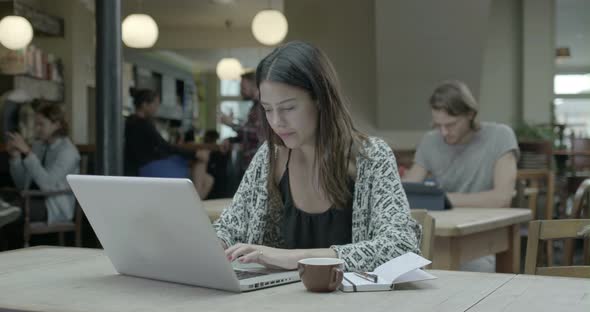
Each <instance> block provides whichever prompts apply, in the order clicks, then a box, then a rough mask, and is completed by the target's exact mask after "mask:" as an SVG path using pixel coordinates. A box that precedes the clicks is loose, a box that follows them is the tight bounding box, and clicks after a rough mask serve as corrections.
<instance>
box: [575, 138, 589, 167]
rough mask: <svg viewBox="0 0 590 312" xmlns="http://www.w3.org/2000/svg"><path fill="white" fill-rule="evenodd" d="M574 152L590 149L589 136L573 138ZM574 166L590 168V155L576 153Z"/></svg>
mask: <svg viewBox="0 0 590 312" xmlns="http://www.w3.org/2000/svg"><path fill="white" fill-rule="evenodd" d="M571 146H572V151H573V152H582V151H590V139H588V138H571ZM572 167H573V169H574V170H582V171H586V170H590V156H583V155H575V156H574V157H572Z"/></svg>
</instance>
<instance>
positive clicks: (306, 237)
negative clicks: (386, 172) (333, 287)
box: [279, 150, 354, 249]
mask: <svg viewBox="0 0 590 312" xmlns="http://www.w3.org/2000/svg"><path fill="white" fill-rule="evenodd" d="M290 160H291V150H289V158H288V160H287V166H286V167H287V168H286V169H285V173H284V174H283V177H282V178H281V181H280V182H279V189H280V192H281V195H282V199H283V207H284V209H285V212H284V224H283V238H284V239H285V243H286V248H287V249H309V248H328V247H330V246H332V245H345V244H350V243H351V242H352V202H350V203H348V204H347V205H346V207H341V208H340V209H337V208H336V207H334V206H332V207H330V209H328V210H327V211H325V212H323V213H308V212H305V211H303V210H300V209H298V208H297V207H295V203H294V202H293V198H292V197H291V188H290V184H289V161H290ZM349 185H350V190H351V192H353V191H354V181H352V179H350V180H349ZM353 193H354V192H353Z"/></svg>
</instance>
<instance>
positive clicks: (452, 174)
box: [404, 81, 519, 208]
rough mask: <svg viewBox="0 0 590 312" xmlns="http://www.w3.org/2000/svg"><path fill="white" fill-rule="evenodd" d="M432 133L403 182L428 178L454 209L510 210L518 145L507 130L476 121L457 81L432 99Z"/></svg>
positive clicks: (471, 101)
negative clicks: (445, 195) (437, 184)
mask: <svg viewBox="0 0 590 312" xmlns="http://www.w3.org/2000/svg"><path fill="white" fill-rule="evenodd" d="M430 106H431V109H432V121H433V125H434V127H435V128H436V130H433V131H430V132H428V133H427V134H426V135H425V136H424V138H423V139H422V141H421V142H420V144H419V145H418V149H417V151H416V156H415V158H414V165H413V166H412V168H411V169H410V170H409V171H408V173H407V174H406V176H405V177H404V181H408V182H421V181H423V180H424V179H425V178H426V177H427V176H428V175H429V174H430V175H431V176H432V177H433V178H434V179H435V180H436V181H437V182H438V183H439V185H440V186H441V188H442V189H443V190H445V191H446V192H447V196H448V197H449V200H450V201H451V203H452V204H453V206H456V207H488V208H492V207H494V208H497V207H508V206H509V205H510V203H511V200H512V195H513V192H514V185H515V181H516V160H517V158H518V156H519V151H518V144H517V141H516V138H515V136H514V132H513V131H512V129H511V128H509V127H508V126H505V125H501V124H496V123H479V122H478V121H477V120H476V115H477V104H476V102H475V100H474V98H473V96H472V95H471V92H470V91H469V89H468V88H467V86H465V84H463V83H462V82H459V81H447V82H443V83H442V84H441V85H440V86H439V87H438V88H437V89H436V90H435V91H434V93H433V95H432V96H431V98H430Z"/></svg>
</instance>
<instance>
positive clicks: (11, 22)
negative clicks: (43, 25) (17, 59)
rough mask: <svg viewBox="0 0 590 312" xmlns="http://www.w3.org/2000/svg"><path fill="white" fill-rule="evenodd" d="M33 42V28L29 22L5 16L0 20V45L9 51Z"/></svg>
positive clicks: (17, 17) (19, 17)
mask: <svg viewBox="0 0 590 312" xmlns="http://www.w3.org/2000/svg"><path fill="white" fill-rule="evenodd" d="M31 40H33V26H31V23H29V21H28V20H27V19H26V18H24V17H22V16H16V15H8V16H5V17H4V18H3V19H2V20H0V43H2V45H3V46H5V47H7V48H8V49H11V50H19V49H22V48H24V47H26V46H27V45H28V44H29V43H31Z"/></svg>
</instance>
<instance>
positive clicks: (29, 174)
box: [6, 104, 80, 223]
mask: <svg viewBox="0 0 590 312" xmlns="http://www.w3.org/2000/svg"><path fill="white" fill-rule="evenodd" d="M68 128H69V127H68V122H67V121H66V119H65V114H64V112H63V110H62V108H61V106H59V105H57V104H41V106H40V107H38V108H37V109H36V111H35V128H34V129H35V136H36V139H37V140H36V141H35V142H33V144H32V145H29V144H27V142H25V140H24V139H23V137H22V136H21V135H20V134H19V133H16V132H9V133H8V142H7V144H6V149H7V151H8V153H9V154H10V175H11V177H12V179H13V181H14V184H15V186H16V187H17V188H18V189H21V190H41V191H62V190H67V189H69V185H68V182H67V181H66V176H67V175H68V174H76V173H79V172H80V154H79V153H78V149H77V148H76V146H75V145H74V144H73V143H72V141H71V140H70V139H69V138H68ZM74 204H75V201H74V196H73V195H55V196H47V197H34V198H32V199H31V205H30V209H31V210H30V215H29V220H30V221H31V222H47V223H56V222H63V221H69V220H72V218H73V217H74Z"/></svg>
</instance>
